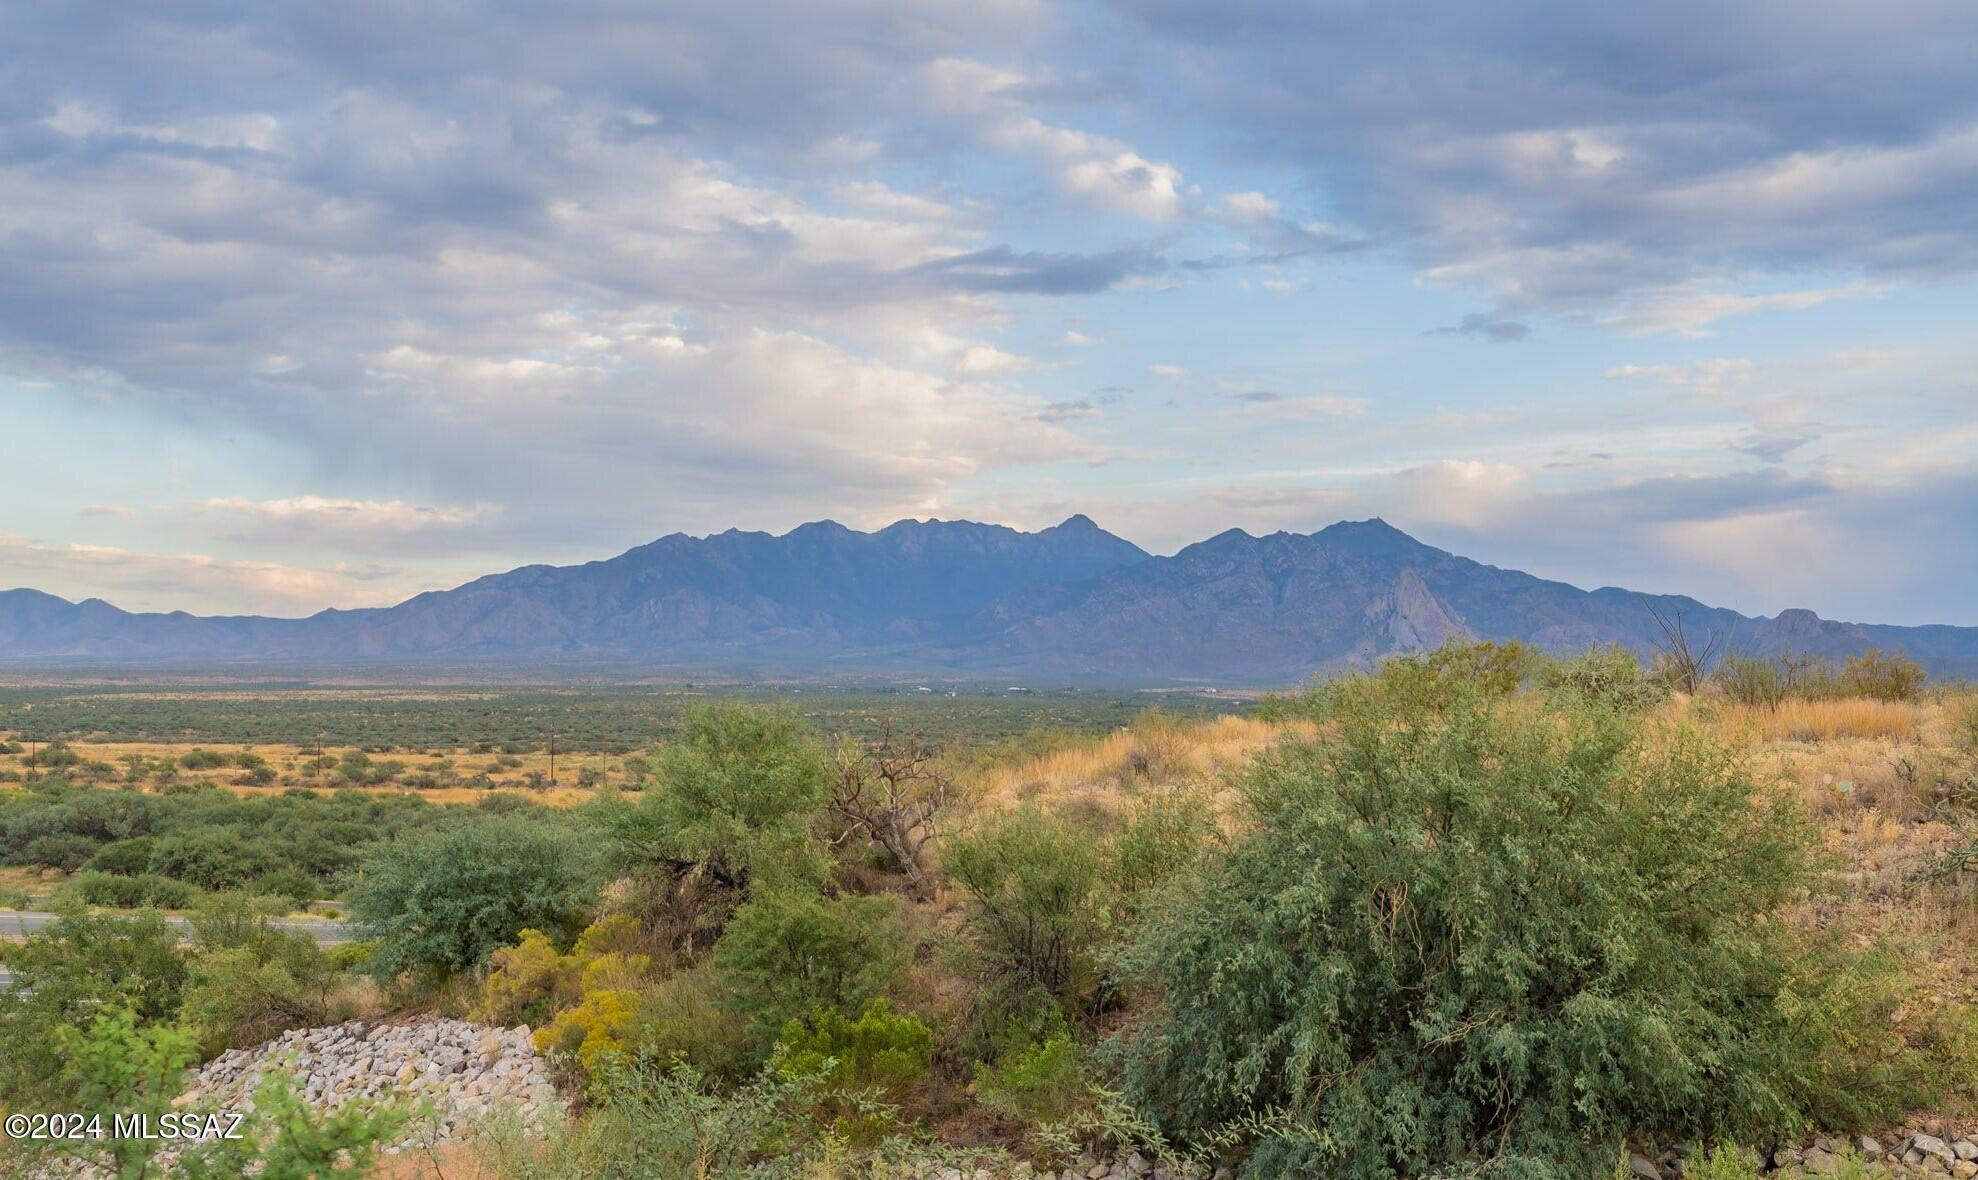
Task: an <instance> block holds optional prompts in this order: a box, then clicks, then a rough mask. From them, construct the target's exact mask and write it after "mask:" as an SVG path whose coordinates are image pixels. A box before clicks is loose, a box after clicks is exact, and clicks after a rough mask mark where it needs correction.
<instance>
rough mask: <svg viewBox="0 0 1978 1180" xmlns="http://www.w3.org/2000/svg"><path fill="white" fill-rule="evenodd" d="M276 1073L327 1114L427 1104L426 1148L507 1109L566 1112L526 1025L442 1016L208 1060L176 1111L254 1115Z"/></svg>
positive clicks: (539, 1115) (305, 1031) (524, 1115)
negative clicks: (378, 1102) (359, 1103)
mask: <svg viewBox="0 0 1978 1180" xmlns="http://www.w3.org/2000/svg"><path fill="white" fill-rule="evenodd" d="M277 1071H278V1072H280V1073H284V1074H286V1075H288V1077H289V1079H290V1080H291V1082H292V1083H293V1084H294V1086H295V1090H296V1093H297V1094H299V1095H300V1096H301V1097H302V1098H303V1099H304V1100H305V1101H306V1102H308V1103H309V1104H310V1105H311V1106H314V1107H318V1108H320V1109H325V1110H329V1109H334V1108H336V1107H339V1106H341V1105H343V1104H344V1103H346V1102H348V1101H350V1100H351V1099H354V1098H378V1099H384V1098H396V1099H400V1100H408V1101H410V1102H413V1103H418V1102H421V1101H429V1102H431V1104H432V1107H433V1111H434V1116H435V1117H434V1119H433V1120H432V1121H431V1122H430V1123H429V1124H427V1125H424V1126H422V1127H421V1128H419V1135H418V1137H419V1139H420V1140H421V1141H422V1142H439V1141H443V1140H445V1139H448V1138H451V1137H452V1136H453V1135H454V1134H456V1133H457V1132H459V1131H460V1130H462V1129H463V1128H464V1127H466V1126H467V1125H468V1124H470V1123H472V1122H473V1121H474V1120H475V1119H476V1118H479V1117H482V1116H485V1115H488V1114H491V1113H493V1112H495V1111H498V1110H499V1111H504V1112H512V1113H513V1114H515V1115H516V1116H518V1117H520V1118H521V1120H522V1121H523V1122H524V1124H532V1123H541V1122H543V1121H546V1120H547V1119H549V1118H550V1117H552V1116H560V1115H561V1114H562V1113H563V1105H562V1100H561V1099H560V1098H558V1097H557V1093H556V1087H555V1086H554V1085H553V1084H552V1083H551V1082H550V1077H549V1072H548V1071H547V1069H545V1068H544V1065H543V1062H542V1060H541V1059H540V1058H538V1057H537V1056H536V1049H535V1045H534V1043H533V1042H531V1041H530V1039H529V1029H528V1028H527V1026H524V1027H521V1028H492V1027H489V1026H487V1025H480V1024H469V1023H468V1022H466V1021H464V1020H446V1019H434V1020H425V1021H420V1022H417V1023H410V1024H373V1023H369V1022H366V1021H359V1020H352V1021H346V1022H345V1023H343V1024H333V1025H328V1026H326V1027H322V1028H299V1029H293V1030H291V1031H289V1032H286V1033H283V1034H282V1035H281V1036H280V1037H277V1038H276V1039H274V1040H272V1041H269V1042H267V1043H266V1044H263V1045H257V1046H255V1047H254V1048H252V1049H232V1050H229V1051H227V1052H225V1053H222V1054H220V1055H219V1056H218V1057H215V1058H214V1059H213V1060H211V1061H209V1062H207V1063H206V1065H205V1066H204V1067H203V1068H202V1069H200V1071H199V1073H198V1074H197V1075H196V1076H195V1077H194V1079H193V1082H192V1085H191V1086H190V1088H188V1089H187V1090H186V1092H185V1093H184V1094H183V1095H181V1096H180V1098H179V1105H180V1106H182V1107H189V1106H196V1107H199V1108H218V1109H221V1110H247V1109H250V1108H251V1107H252V1105H253V1096H254V1091H255V1090H256V1088H257V1087H259V1086H260V1084H261V1081H262V1079H263V1078H264V1077H266V1076H267V1075H268V1074H269V1073H271V1072H277Z"/></svg>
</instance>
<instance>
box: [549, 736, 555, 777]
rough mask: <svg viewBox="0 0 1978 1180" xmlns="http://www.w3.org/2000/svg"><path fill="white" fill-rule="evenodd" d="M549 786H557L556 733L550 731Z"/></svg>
mask: <svg viewBox="0 0 1978 1180" xmlns="http://www.w3.org/2000/svg"><path fill="white" fill-rule="evenodd" d="M549 785H550V786H552V787H553V786H555V785H556V731H555V730H553V729H552V730H550V731H549Z"/></svg>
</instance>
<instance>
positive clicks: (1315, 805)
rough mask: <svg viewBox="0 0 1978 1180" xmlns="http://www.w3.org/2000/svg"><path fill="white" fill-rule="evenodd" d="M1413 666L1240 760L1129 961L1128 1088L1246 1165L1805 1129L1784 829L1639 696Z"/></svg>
mask: <svg viewBox="0 0 1978 1180" xmlns="http://www.w3.org/2000/svg"><path fill="white" fill-rule="evenodd" d="M1426 676H1430V672H1429V671H1426V670H1425V669H1424V668H1421V667H1413V666H1410V665H1409V664H1408V663H1407V662H1405V661H1404V662H1403V663H1402V665H1401V666H1391V667H1390V669H1389V671H1388V672H1387V673H1385V674H1383V675H1382V676H1377V677H1365V678H1360V679H1358V680H1353V681H1347V682H1344V683H1342V684H1339V685H1336V686H1334V687H1331V688H1329V689H1327V690H1325V691H1324V693H1323V696H1322V699H1321V700H1320V701H1319V702H1318V706H1317V708H1316V711H1317V712H1318V713H1319V714H1320V715H1321V716H1322V717H1323V720H1322V721H1321V723H1320V725H1319V726H1318V729H1317V733H1316V736H1312V737H1309V738H1303V739H1298V740H1293V741H1291V742H1288V743H1287V744H1285V745H1283V746H1282V747H1280V748H1279V749H1277V750H1276V751H1275V752H1274V753H1272V754H1270V755H1268V756H1266V757H1264V758H1262V759H1260V760H1259V762H1258V763H1257V764H1256V765H1255V766H1254V767H1253V768H1252V770H1251V771H1250V772H1249V774H1248V776H1247V778H1246V779H1245V780H1244V781H1243V783H1242V799H1243V819H1244V821H1245V823H1244V827H1243V830H1242V831H1241V832H1240V833H1239V835H1238V837H1237V839H1236V840H1235V842H1234V843H1233V845H1232V847H1231V849H1230V851H1229V854H1228V855H1227V857H1226V858H1225V859H1224V860H1223V862H1222V863H1221V864H1220V866H1218V867H1217V868H1216V869H1215V870H1214V871H1212V872H1210V873H1209V874H1208V875H1207V880H1206V883H1205V884H1204V885H1203V887H1202V888H1200V889H1199V890H1196V891H1194V892H1192V893H1191V894H1190V895H1189V896H1187V897H1185V898H1183V899H1180V900H1178V901H1177V902H1175V903H1174V905H1173V907H1172V910H1171V912H1169V913H1167V914H1166V915H1164V918H1165V920H1156V921H1152V922H1149V923H1148V924H1147V925H1146V934H1145V936H1144V938H1143V940H1142V942H1141V944H1140V945H1139V946H1138V948H1137V949H1136V951H1135V952H1134V955H1133V964H1132V965H1133V971H1132V972H1131V973H1132V974H1133V975H1135V976H1137V977H1138V978H1139V979H1140V980H1142V981H1144V982H1146V983H1147V984H1149V985H1150V990H1151V993H1152V996H1151V1001H1152V1004H1151V1015H1149V1016H1148V1017H1147V1018H1146V1019H1145V1020H1144V1021H1143V1022H1142V1024H1141V1027H1140V1028H1139V1030H1138V1031H1137V1033H1136V1034H1134V1035H1133V1036H1132V1037H1131V1039H1130V1040H1129V1042H1128V1043H1127V1044H1126V1045H1124V1046H1123V1048H1125V1049H1126V1050H1127V1051H1126V1052H1125V1053H1124V1054H1123V1055H1122V1059H1123V1060H1124V1061H1125V1062H1126V1063H1127V1066H1126V1068H1127V1084H1128V1089H1129V1091H1130V1093H1131V1094H1132V1096H1133V1097H1135V1098H1136V1099H1137V1101H1138V1102H1139V1103H1140V1104H1141V1105H1142V1106H1143V1107H1144V1108H1145V1109H1146V1110H1148V1111H1149V1112H1151V1113H1152V1114H1153V1115H1154V1116H1155V1117H1156V1118H1157V1119H1158V1120H1159V1121H1160V1122H1161V1123H1162V1124H1163V1129H1164V1130H1166V1131H1168V1132H1169V1133H1171V1134H1175V1135H1177V1136H1179V1137H1181V1138H1183V1139H1189V1138H1194V1139H1197V1140H1201V1139H1204V1138H1206V1137H1208V1136H1210V1135H1211V1134H1213V1133H1215V1132H1216V1131H1217V1130H1218V1129H1219V1128H1227V1127H1229V1126H1231V1125H1233V1124H1243V1123H1246V1122H1247V1123H1249V1124H1250V1125H1251V1127H1252V1129H1253V1131H1255V1132H1256V1133H1258V1134H1259V1136H1260V1137H1259V1138H1258V1140H1257V1143H1256V1147H1255V1149H1254V1151H1253V1152H1252V1153H1251V1155H1250V1159H1249V1174H1250V1175H1252V1176H1257V1177H1265V1176H1286V1175H1307V1174H1323V1175H1327V1176H1339V1177H1355V1178H1374V1177H1382V1178H1385V1177H1396V1176H1431V1175H1462V1174H1472V1175H1489V1176H1506V1177H1509V1176H1517V1177H1546V1178H1550V1177H1562V1178H1563V1177H1567V1176H1586V1175H1594V1174H1596V1173H1597V1172H1598V1171H1599V1170H1600V1169H1601V1167H1603V1166H1606V1165H1607V1164H1611V1159H1612V1151H1613V1144H1614V1143H1615V1142H1616V1141H1617V1140H1618V1139H1620V1138H1622V1137H1625V1136H1630V1135H1644V1136H1650V1137H1655V1136H1664V1135H1667V1136H1682V1137H1685V1138H1696V1137H1702V1138H1706V1139H1709V1138H1714V1137H1716V1136H1720V1135H1731V1136H1741V1137H1742V1136H1749V1135H1753V1134H1757V1133H1759V1132H1762V1131H1765V1130H1767V1129H1772V1128H1780V1127H1785V1126H1789V1125H1792V1124H1795V1123H1796V1122H1798V1121H1800V1120H1801V1119H1802V1116H1803V1115H1804V1114H1805V1113H1806V1111H1807V1103H1808V1100H1809V1096H1811V1095H1814V1094H1816V1093H1817V1092H1818V1091H1819V1089H1820V1079H1817V1078H1815V1077H1812V1076H1810V1073H1811V1071H1813V1070H1815V1069H1817V1068H1819V1067H1818V1065H1817V1064H1815V1063H1817V1062H1819V1061H1820V1060H1822V1057H1823V1055H1822V1054H1821V1053H1820V1052H1817V1051H1814V1050H1817V1049H1818V1047H1819V1046H1818V1045H1817V1044H1814V1043H1813V1042H1817V1041H1818V1040H1819V1039H1820V1038H1821V1036H1822V1032H1821V1030H1820V1029H1819V1028H1818V1027H1810V1026H1809V1025H1808V1024H1807V1022H1806V1021H1805V1020H1804V1014H1805V1013H1806V1012H1807V1011H1809V1010H1810V1009H1812V1008H1817V1007H1818V1005H1808V1004H1806V1003H1805V1002H1803V1000H1804V993H1805V991H1806V989H1809V988H1813V989H1818V988H1819V987H1821V986H1823V984H1822V980H1823V979H1824V978H1826V976H1827V975H1829V974H1831V972H1829V970H1828V967H1827V965H1826V964H1825V963H1824V962H1823V961H1820V960H1818V959H1817V958H1815V957H1814V956H1813V952H1809V951H1803V950H1802V949H1800V947H1799V944H1798V942H1797V941H1796V940H1795V939H1794V937H1793V936H1792V935H1791V934H1790V933H1789V932H1788V931H1787V929H1786V928H1785V926H1784V924H1783V923H1782V922H1781V921H1779V920H1778V919H1777V918H1775V917H1774V915H1775V914H1777V913H1778V912H1779V911H1780V910H1781V909H1782V908H1783V907H1786V906H1787V905H1788V904H1789V903H1790V902H1792V901H1793V900H1794V899H1796V898H1797V897H1799V896H1801V895H1802V893H1803V891H1804V889H1805V888H1806V887H1807V886H1808V884H1809V882H1810V881H1812V880H1813V879H1814V878H1815V876H1816V875H1817V868H1816V864H1815V861H1814V859H1813V857H1812V854H1811V852H1810V851H1809V849H1810V844H1809V837H1808V835H1807V833H1806V831H1805V829H1804V828H1803V827H1802V826H1801V825H1800V824H1799V823H1798V822H1797V820H1796V819H1795V817H1794V816H1793V815H1792V814H1791V813H1790V812H1789V811H1788V810H1787V809H1786V808H1785V807H1784V806H1783V805H1779V804H1775V803H1773V802H1771V801H1769V800H1768V798H1767V797H1766V796H1765V795H1764V793H1762V792H1760V791H1758V790H1757V789H1756V788H1755V786H1754V784H1753V782H1752V780H1751V778H1750V777H1749V775H1748V773H1747V771H1746V770H1745V769H1744V767H1743V766H1742V765H1741V763H1740V762H1739V761H1738V760H1737V759H1736V758H1735V757H1733V756H1731V755H1729V754H1726V753H1724V752H1722V751H1720V750H1719V749H1717V748H1715V747H1713V746H1711V745H1710V744H1708V743H1707V742H1705V741H1704V740H1703V739H1702V738H1700V737H1698V736H1696V735H1695V734H1693V733H1690V732H1688V731H1685V730H1682V729H1680V728H1676V727H1671V726H1664V725H1662V724H1660V723H1658V722H1654V721H1650V720H1646V719H1644V718H1643V717H1642V716H1641V715H1640V714H1639V713H1638V712H1636V711H1630V710H1623V709H1618V708H1611V707H1606V706H1603V705H1601V704H1599V703H1597V702H1591V701H1588V700H1587V699H1585V698H1572V699H1564V698H1559V697H1553V698H1546V697H1540V696H1537V695H1533V694H1525V695H1517V696H1505V695H1503V694H1499V693H1490V692H1482V691H1475V690H1472V689H1469V688H1466V687H1465V686H1463V685H1462V684H1460V683H1456V682H1452V681H1450V680H1448V679H1447V678H1442V677H1434V678H1433V680H1434V684H1435V687H1436V689H1437V691H1435V692H1423V691H1422V688H1423V685H1424V683H1426V681H1424V680H1423V677H1426ZM1857 1080H1859V1079H1857ZM1858 1097H1859V1098H1860V1099H1861V1100H1862V1101H1864V1102H1866V1103H1867V1104H1869V1105H1870V1106H1872V1105H1873V1104H1874V1103H1875V1102H1876V1101H1882V1102H1884V1103H1886V1104H1893V1103H1895V1102H1898V1101H1900V1100H1901V1096H1900V1095H1898V1094H1897V1093H1896V1092H1895V1091H1894V1089H1893V1088H1892V1089H1890V1090H1889V1091H1888V1092H1887V1093H1879V1094H1878V1093H1863V1094H1862V1095H1858ZM1602 1145H1604V1146H1602ZM1596 1152H1599V1153H1600V1154H1599V1155H1598V1156H1596V1155H1595V1153H1596ZM1601 1161H1605V1164H1603V1163H1602V1162H1601Z"/></svg>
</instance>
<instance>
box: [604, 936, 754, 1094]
mask: <svg viewBox="0 0 1978 1180" xmlns="http://www.w3.org/2000/svg"><path fill="white" fill-rule="evenodd" d="M627 1039H628V1040H629V1041H630V1043H631V1045H632V1046H633V1049H634V1052H635V1054H636V1055H638V1056H640V1057H643V1058H645V1059H647V1060H650V1061H655V1062H660V1063H663V1064H665V1065H667V1066H674V1065H686V1066H690V1067H691V1068H692V1069H693V1070H694V1071H695V1072H696V1073H698V1074H700V1075H701V1076H703V1077H707V1078H712V1079H714V1080H717V1081H722V1082H735V1081H739V1080H740V1079H741V1078H743V1077H744V1076H746V1075H747V1073H748V1071H749V1069H750V1068H751V1066H752V1065H753V1063H754V1061H755V1060H756V1056H755V1053H754V1051H753V1050H754V1048H755V1043H754V1039H753V1036H752V1032H751V1030H750V1027H749V1021H748V1017H747V1015H746V1014H744V1013H741V1012H738V1011H736V1010H735V1008H734V1006H733V1005H730V1004H724V1003H723V1002H722V991H721V985H720V980H719V978H718V977H717V975H716V973H715V971H714V968H713V966H712V965H711V964H702V965H699V966H695V967H691V968H688V969H686V970H683V971H676V972H674V973H673V974H672V975H670V976H668V977H667V978H666V979H664V980H662V981H661V982H660V983H659V984H658V985H657V986H655V987H652V988H650V989H648V990H647V991H645V992H643V993H641V994H640V996H639V1001H638V1005H637V1007H636V1009H635V1010H634V1012H633V1017H632V1026H631V1030H630V1032H629V1034H628V1038H627Z"/></svg>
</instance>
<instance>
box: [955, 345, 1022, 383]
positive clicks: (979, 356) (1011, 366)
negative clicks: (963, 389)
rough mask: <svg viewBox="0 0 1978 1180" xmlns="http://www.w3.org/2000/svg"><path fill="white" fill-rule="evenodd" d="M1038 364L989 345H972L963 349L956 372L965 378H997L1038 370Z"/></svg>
mask: <svg viewBox="0 0 1978 1180" xmlns="http://www.w3.org/2000/svg"><path fill="white" fill-rule="evenodd" d="M1038 367H1039V365H1038V362H1036V361H1034V360H1032V359H1030V358H1029V357H1027V356H1018V355H1017V354H1015V353H1013V352H1004V351H1003V350H1002V349H1000V348H996V347H994V346H992V345H988V344H971V345H969V346H968V347H967V348H964V349H962V353H961V355H960V356H958V357H956V358H955V365H954V368H955V372H957V373H960V374H961V375H963V376H964V377H995V376H1001V375H1002V374H1005V373H1021V372H1024V371H1026V370H1029V369H1035V368H1038Z"/></svg>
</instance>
